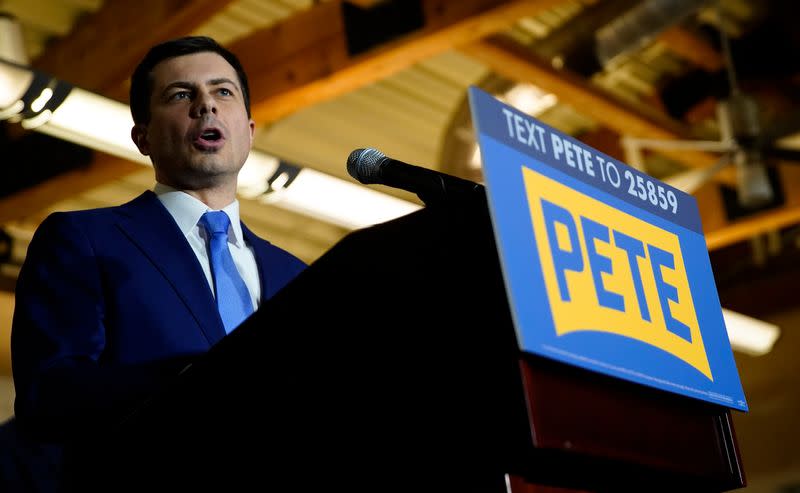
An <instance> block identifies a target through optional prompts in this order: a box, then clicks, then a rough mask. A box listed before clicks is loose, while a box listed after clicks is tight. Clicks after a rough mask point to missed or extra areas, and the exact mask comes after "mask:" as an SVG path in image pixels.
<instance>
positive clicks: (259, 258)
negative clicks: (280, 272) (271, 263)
mask: <svg viewBox="0 0 800 493" xmlns="http://www.w3.org/2000/svg"><path fill="white" fill-rule="evenodd" d="M241 224H242V235H243V236H244V240H245V242H246V243H247V244H249V245H251V246H252V247H253V252H254V253H255V255H256V265H257V266H258V279H259V283H260V284H261V303H264V301H266V300H268V299H269V298H270V296H271V295H272V293H270V292H269V288H270V283H269V280H268V279H267V270H268V269H267V256H266V254H265V253H264V245H263V244H264V240H262V239H261V238H259V237H258V236H256V235H255V234H254V233H253V232H252V231H250V230H249V229H248V228H247V226H245V225H244V223H241Z"/></svg>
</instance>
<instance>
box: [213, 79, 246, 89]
mask: <svg viewBox="0 0 800 493" xmlns="http://www.w3.org/2000/svg"><path fill="white" fill-rule="evenodd" d="M208 84H209V85H212V86H218V85H221V84H231V85H232V86H233V87H235V88H237V89H238V88H239V84H237V83H236V82H234V81H232V80H231V79H229V78H227V77H219V78H217V79H211V80H209V81H208Z"/></svg>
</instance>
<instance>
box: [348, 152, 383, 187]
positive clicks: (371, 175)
mask: <svg viewBox="0 0 800 493" xmlns="http://www.w3.org/2000/svg"><path fill="white" fill-rule="evenodd" d="M385 159H386V155H385V154H384V153H382V152H381V151H379V150H377V149H372V148H367V149H356V150H355V151H353V152H351V153H350V156H349V157H348V158H347V172H348V173H350V176H352V177H353V178H355V179H356V180H358V181H360V182H361V183H364V184H369V183H381V166H382V165H383V162H384V160H385Z"/></svg>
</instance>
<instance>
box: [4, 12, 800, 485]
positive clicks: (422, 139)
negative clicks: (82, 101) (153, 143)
mask: <svg viewBox="0 0 800 493" xmlns="http://www.w3.org/2000/svg"><path fill="white" fill-rule="evenodd" d="M651 1H652V0H651ZM638 3H639V2H636V1H633V0H450V1H447V0H407V1H378V0H373V1H370V0H362V1H349V2H342V1H339V0H330V1H311V0H214V1H210V0H139V1H137V2H129V1H125V0H106V1H102V0H5V1H2V2H0V11H5V12H7V13H9V14H11V15H13V16H15V17H16V18H17V19H18V20H19V21H20V23H21V25H22V28H23V33H24V39H25V44H26V48H27V52H28V53H27V55H28V58H29V60H30V64H31V65H32V66H33V67H35V68H36V69H38V70H41V71H43V72H46V73H48V74H51V75H54V76H56V77H58V78H60V79H62V80H65V81H68V82H70V83H72V84H73V85H75V86H79V87H82V88H84V89H87V90H90V91H93V92H96V93H98V94H102V95H104V96H107V97H111V98H114V99H117V100H119V101H122V102H125V101H126V97H127V87H128V86H127V85H128V75H129V74H130V72H131V70H132V68H133V67H134V65H135V64H136V62H137V61H138V60H139V59H140V58H141V56H142V55H143V54H144V53H145V52H146V50H147V49H148V48H149V47H150V46H151V45H153V44H155V43H157V42H159V41H162V40H165V39H168V38H172V37H177V36H182V35H186V34H192V33H193V34H206V35H210V36H212V37H214V38H216V39H217V40H219V41H220V42H222V43H223V44H225V45H226V46H227V47H229V48H230V49H231V50H232V51H233V52H235V53H236V54H237V55H238V56H239V57H240V58H241V60H242V62H243V64H244V66H245V68H246V69H247V71H248V74H249V77H250V84H251V92H252V106H253V116H254V119H255V120H256V122H257V125H258V131H257V137H256V144H255V146H256V148H258V149H260V150H262V151H264V152H265V153H267V154H271V155H274V156H277V157H280V158H281V159H283V160H286V161H288V162H291V163H294V164H297V165H300V166H304V167H309V168H314V169H317V170H319V171H322V172H324V173H327V174H330V175H333V176H337V177H340V178H346V179H349V177H348V176H347V173H346V170H345V162H346V159H347V156H348V154H349V153H350V151H352V150H353V149H356V148H359V147H376V148H379V149H381V150H382V151H384V152H385V153H386V154H387V155H390V156H392V157H395V158H397V159H400V160H403V161H406V162H409V163H414V164H418V165H421V166H426V167H430V168H432V169H437V170H441V171H444V172H448V173H452V174H456V175H459V176H463V177H466V178H470V179H478V180H479V179H480V170H479V169H476V168H474V167H473V166H471V164H470V158H471V157H472V152H473V150H474V137H473V135H472V129H471V123H470V121H469V111H468V107H467V102H466V88H467V87H469V86H470V85H477V86H479V87H482V88H484V89H486V90H488V91H490V92H493V93H495V94H497V95H498V96H502V94H503V93H504V92H505V91H506V90H508V89H509V88H510V87H512V86H513V85H514V84H515V83H518V82H524V83H531V84H534V85H535V86H536V87H538V88H539V89H541V90H542V91H544V92H547V93H552V94H554V95H555V97H556V98H557V103H556V104H555V105H554V106H552V107H550V108H548V109H546V110H545V111H544V112H542V113H540V114H537V115H536V116H537V118H540V119H542V120H543V121H544V122H545V123H547V124H549V125H552V126H553V127H555V128H557V129H559V130H561V131H563V132H565V133H569V134H571V135H574V136H575V137H576V138H579V139H581V140H583V141H584V142H586V143H588V144H589V145H591V146H593V147H595V148H597V149H599V150H601V151H603V152H605V153H607V154H609V155H612V156H614V157H616V158H618V159H620V160H623V161H625V160H626V155H625V154H624V152H623V149H622V146H621V144H620V138H621V137H623V136H632V137H638V138H655V139H687V138H705V139H715V138H717V137H718V127H717V125H716V120H715V115H714V110H713V108H714V103H715V101H717V100H718V99H719V98H721V97H724V95H725V94H724V88H725V77H724V76H725V68H724V57H723V52H722V51H721V49H720V45H719V38H718V36H716V34H717V31H716V29H718V28H719V26H720V25H721V26H724V28H725V30H726V32H728V33H729V35H730V36H731V41H732V47H733V48H735V49H734V51H733V54H734V60H735V62H736V69H737V72H738V73H740V74H741V79H740V81H739V82H740V84H741V86H742V87H743V88H744V89H745V90H747V91H750V92H751V93H752V94H754V95H756V97H757V99H758V101H759V104H761V107H762V109H763V111H764V117H765V118H768V119H770V121H772V120H780V119H782V118H790V119H791V117H792V116H793V115H796V114H797V113H798V112H799V111H800V110H799V108H800V104H798V99H800V98H798V96H797V95H798V94H800V91H798V90H797V89H798V87H797V86H798V84H800V70H798V68H800V67H798V64H799V63H798V62H797V61H796V60H795V59H798V57H796V56H793V53H797V51H798V49H800V41H799V40H798V39H797V36H796V35H794V34H792V30H791V25H790V23H789V24H787V23H786V22H784V21H785V20H786V19H791V18H792V17H793V16H792V14H793V13H794V10H796V8H795V7H794V5H792V2H791V1H788V0H785V1H781V0H773V1H767V2H765V1H758V0H723V1H722V2H721V8H722V12H723V13H724V15H725V19H726V20H725V22H723V23H722V24H720V23H719V22H717V21H716V20H715V19H716V17H715V15H714V13H715V10H714V9H713V8H711V6H713V4H714V3H715V2H697V3H698V4H703V3H704V4H706V5H703V6H702V7H700V8H697V9H693V10H692V11H691V12H690V13H688V15H686V16H684V17H682V18H681V19H680V20H679V22H676V23H674V24H672V25H670V26H669V27H668V28H667V29H666V30H664V31H661V32H658V33H656V35H655V36H653V37H652V38H651V39H649V41H648V42H646V43H643V44H641V45H637V46H636V47H634V49H633V51H632V52H631V53H630V54H629V56H628V57H627V58H626V59H624V60H623V62H622V63H618V64H615V65H613V66H606V67H603V66H602V65H601V64H598V63H597V61H596V60H593V59H592V56H591V55H592V54H593V51H592V50H593V47H594V33H595V32H596V30H597V29H598V28H599V27H601V26H602V25H603V24H605V23H607V22H610V21H611V20H613V19H616V18H619V17H620V16H621V15H623V14H624V13H625V12H626V11H627V10H628V9H630V8H632V7H634V6H635V5H637V4H638ZM665 3H668V2H665ZM787 26H788V27H787ZM765 32H767V33H770V34H771V37H770V36H766V35H765ZM747 46H751V48H750V49H749V50H748V48H747ZM753 46H756V47H757V48H753ZM755 49H760V50H761V51H760V52H758V51H756V52H755V53H753V50H755ZM0 130H2V134H3V138H2V140H0V142H2V144H0V145H4V146H8V148H9V149H16V150H19V149H26V150H31V149H33V151H31V152H32V154H30V155H32V156H34V157H33V158H30V159H26V161H25V163H24V167H15V166H14V164H17V165H19V166H22V165H20V164H19V163H8V165H6V166H4V167H3V168H4V169H3V170H2V172H3V173H5V174H4V175H3V180H2V181H5V183H6V188H5V189H3V190H4V193H3V194H2V196H0V225H2V226H3V230H4V231H5V232H6V233H7V234H8V235H10V237H11V238H12V240H13V242H12V252H11V255H10V258H9V259H8V261H7V262H6V263H5V264H4V265H3V266H2V270H1V271H0V277H2V282H0V288H2V289H3V290H4V291H5V292H6V294H5V295H4V296H5V298H4V299H9V298H10V296H9V295H8V293H9V292H11V291H13V282H14V278H15V273H16V270H17V269H18V266H19V264H20V263H21V262H22V260H23V259H24V255H25V249H26V247H27V242H28V241H29V240H30V237H31V235H32V232H33V230H34V229H35V228H36V226H37V225H38V224H39V222H41V220H42V219H43V218H44V217H45V216H46V215H47V214H48V213H49V212H51V211H54V210H66V209H82V208H87V207H96V206H104V205H112V204H117V203H121V202H123V201H126V200H128V199H130V198H132V197H134V196H136V195H138V193H140V192H141V190H143V189H144V188H147V187H150V186H151V185H152V179H153V178H152V170H151V169H150V168H148V167H146V166H142V165H140V164H136V163H131V162H127V161H124V160H122V159H119V158H115V157H112V156H108V155H105V154H102V153H99V152H92V151H87V152H81V150H80V149H72V148H69V149H66V150H65V149H62V148H60V147H58V145H57V144H56V143H54V142H53V141H52V140H47V139H44V138H43V137H41V136H40V135H38V134H36V133H35V132H34V133H29V132H25V131H22V130H21V129H20V128H18V127H16V126H14V125H12V124H8V123H5V124H3V126H2V127H1V128H0ZM37 135H38V136H37ZM797 140H800V139H797ZM717 159H718V156H717V155H714V154H712V153H706V152H698V151H686V150H684V151H679V152H676V151H664V152H651V153H648V155H647V159H646V165H645V169H644V170H645V171H646V172H649V173H651V174H653V175H654V176H657V177H659V178H666V177H668V176H670V175H671V174H673V173H677V172H680V171H683V170H686V169H692V168H702V167H707V166H709V165H711V164H713V163H714V162H716V160H717ZM775 170H776V174H777V177H778V181H777V182H776V183H777V184H778V187H779V191H780V193H779V195H781V198H782V200H780V201H776V203H774V204H770V206H769V207H766V208H764V209H763V210H759V211H755V212H754V211H741V210H739V209H737V208H736V207H735V205H732V202H731V194H732V192H731V188H730V186H731V184H732V183H733V182H734V180H735V173H734V172H733V169H732V168H728V169H727V170H725V171H723V172H721V173H719V174H717V175H716V176H715V178H714V180H712V181H710V182H709V183H708V184H707V185H705V186H703V187H702V188H701V189H699V190H698V191H697V192H696V193H695V196H696V198H697V200H698V203H699V205H700V209H701V215H702V220H703V226H704V230H705V232H706V238H707V242H708V245H709V249H710V251H711V257H712V264H713V267H714V272H715V276H717V281H718V288H719V291H720V298H721V301H722V302H723V305H725V306H727V307H729V308H732V309H737V310H739V311H742V312H743V313H748V314H751V315H754V316H758V317H761V318H765V319H768V320H775V321H779V322H781V324H782V328H783V336H782V338H781V340H780V341H779V342H778V344H777V345H776V348H775V350H774V351H773V352H772V353H770V354H769V355H766V356H763V357H758V358H752V357H748V356H745V355H740V354H737V355H736V357H737V362H738V363H739V365H740V370H741V373H742V379H743V382H744V385H745V392H746V394H747V395H748V399H749V401H750V405H751V408H752V409H753V411H752V412H751V413H749V414H747V415H737V416H736V421H737V429H738V430H739V434H740V439H741V441H742V444H743V447H744V451H743V453H744V460H745V468H746V471H747V473H748V475H749V476H750V478H751V479H752V480H753V485H752V486H751V487H749V488H748V489H749V490H752V491H775V490H774V489H771V488H772V487H773V486H774V485H776V484H778V483H780V484H787V483H789V482H791V481H795V480H797V481H800V452H796V451H794V448H793V447H791V443H792V439H793V438H800V436H798V435H800V431H798V429H799V428H798V427H797V426H796V425H795V424H794V422H793V417H794V416H795V415H797V414H798V411H800V397H799V396H798V395H797V392H796V391H795V390H794V387H795V386H796V385H794V384H795V383H796V382H797V380H796V378H795V376H794V375H796V374H797V373H798V370H800V368H798V366H800V364H799V363H798V362H797V358H794V350H796V349H799V348H800V340H798V337H797V336H796V335H795V334H794V332H795V331H796V330H797V328H796V327H795V326H796V325H798V323H800V316H798V312H800V303H798V301H797V299H796V298H797V297H796V296H792V295H793V294H794V290H793V289H792V287H793V285H794V282H795V280H796V279H798V277H797V275H796V274H798V272H797V271H798V270H799V269H798V267H796V265H800V262H797V260H798V259H799V258H800V254H798V241H797V231H798V230H797V225H798V224H800V167H797V166H796V164H793V163H791V162H788V161H786V162H778V163H777V166H776V167H775ZM377 188H378V189H379V190H381V191H383V192H385V193H390V194H394V195H397V196H400V197H402V198H406V199H408V200H417V199H416V198H415V197H413V196H411V195H410V194H408V193H407V192H403V191H398V190H392V189H388V188H385V187H377ZM242 202H243V205H242V214H243V217H244V220H245V221H246V222H247V223H248V224H249V225H250V226H251V227H252V229H254V230H255V231H256V232H257V233H259V234H261V235H263V236H264V237H267V238H269V239H270V240H272V241H273V242H274V243H276V244H278V245H281V246H283V247H286V248H288V249H289V250H291V251H293V252H295V253H297V254H298V255H299V256H301V257H302V258H304V259H305V260H307V261H313V260H315V259H316V258H318V257H319V256H320V255H322V254H323V253H324V252H325V251H326V250H327V249H328V248H329V247H330V246H331V245H333V244H334V243H335V242H336V241H338V240H339V239H340V238H341V237H343V236H344V235H345V234H346V233H347V230H345V229H343V228H341V227H339V226H335V225H332V224H329V223H326V222H324V221H320V220H318V219H315V218H311V217H307V216H303V215H300V214H297V213H294V212H289V211H287V210H285V209H282V208H280V207H279V206H276V205H268V204H264V203H261V202H259V201H253V200H246V199H243V200H242ZM6 312H8V310H6V311H5V312H0V313H6ZM8 325H9V321H8V319H5V320H3V321H2V323H0V330H2V331H7V330H8ZM3 354H4V353H3V352H2V351H0V359H2V358H4V357H3ZM4 361H7V358H6V359H4ZM5 368H6V373H8V372H9V370H8V366H7V364H6V367H5ZM787 430H788V431H787ZM759 488H761V489H760V490H759Z"/></svg>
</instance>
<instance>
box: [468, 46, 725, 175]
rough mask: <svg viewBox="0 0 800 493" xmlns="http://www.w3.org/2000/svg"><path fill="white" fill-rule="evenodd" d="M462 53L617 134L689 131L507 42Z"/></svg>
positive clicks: (681, 134) (698, 162) (684, 156)
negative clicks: (529, 85)
mask: <svg viewBox="0 0 800 493" xmlns="http://www.w3.org/2000/svg"><path fill="white" fill-rule="evenodd" d="M462 51H463V52H464V53H466V54H467V55H470V56H472V57H474V58H476V59H478V60H480V61H481V62H483V63H485V64H487V65H489V66H490V67H491V68H492V70H494V71H495V72H497V73H499V74H500V75H503V76H504V77H507V78H509V79H512V80H519V81H526V82H531V83H533V84H536V85H537V86H538V87H540V88H542V89H543V90H545V91H547V92H551V93H553V94H555V95H556V96H557V97H558V99H559V101H560V102H562V103H565V104H568V105H570V106H572V107H573V108H575V109H576V110H578V111H580V112H581V113H582V114H584V115H586V116H588V117H590V118H592V119H593V120H596V121H598V122H602V123H603V124H604V125H605V126H607V127H609V128H611V129H612V130H614V131H616V132H618V133H620V134H621V135H630V136H632V137H639V138H649V139H685V138H688V136H689V131H688V129H686V128H684V127H683V126H682V125H681V124H680V123H678V122H676V121H674V120H671V119H669V118H667V117H666V116H664V115H661V114H657V113H646V112H645V111H643V110H641V109H638V108H634V107H633V106H632V105H630V104H628V103H627V102H625V101H622V100H619V99H616V98H614V97H613V96H612V95H610V94H608V93H607V92H605V91H603V90H602V89H600V88H598V87H595V86H593V85H591V84H590V83H589V82H587V81H586V80H585V79H583V78H582V77H581V76H579V75H577V74H573V73H571V72H567V71H565V70H557V69H555V68H553V67H552V66H551V65H550V64H548V63H547V62H545V61H544V60H540V59H539V58H537V57H536V56H535V55H534V54H533V53H531V52H530V50H526V49H525V48H524V47H522V46H520V45H518V44H516V43H514V42H511V41H509V40H505V39H501V38H492V39H489V40H483V41H479V42H476V43H473V44H471V45H469V46H466V47H464V48H462ZM660 152H662V153H663V154H665V155H668V156H670V157H672V158H674V159H676V160H677V161H679V162H682V163H685V164H686V165H688V166H690V167H694V168H697V167H705V166H710V165H713V164H714V163H716V162H717V159H718V157H717V156H714V155H712V154H707V153H704V152H697V151H686V150H681V151H660Z"/></svg>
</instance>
